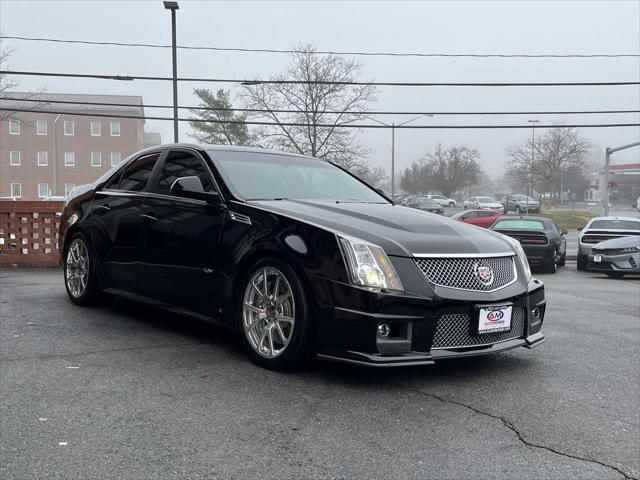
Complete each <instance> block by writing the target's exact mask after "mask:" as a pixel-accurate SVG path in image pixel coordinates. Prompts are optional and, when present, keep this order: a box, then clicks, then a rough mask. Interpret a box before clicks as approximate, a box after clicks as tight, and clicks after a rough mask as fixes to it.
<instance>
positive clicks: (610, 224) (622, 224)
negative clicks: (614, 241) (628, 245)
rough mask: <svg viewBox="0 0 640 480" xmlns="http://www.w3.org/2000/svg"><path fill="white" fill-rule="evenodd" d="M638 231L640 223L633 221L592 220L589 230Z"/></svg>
mask: <svg viewBox="0 0 640 480" xmlns="http://www.w3.org/2000/svg"><path fill="white" fill-rule="evenodd" d="M596 229H598V230H640V222H636V221H634V220H594V222H593V223H592V224H591V225H590V226H589V230H596Z"/></svg>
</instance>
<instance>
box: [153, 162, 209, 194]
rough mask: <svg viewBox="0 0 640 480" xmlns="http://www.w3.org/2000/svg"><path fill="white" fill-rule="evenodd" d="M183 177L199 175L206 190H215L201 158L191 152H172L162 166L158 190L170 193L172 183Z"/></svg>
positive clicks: (162, 192) (158, 191)
mask: <svg viewBox="0 0 640 480" xmlns="http://www.w3.org/2000/svg"><path fill="white" fill-rule="evenodd" d="M181 177H198V178H199V179H200V181H201V182H202V186H203V188H204V191H205V192H212V191H215V189H214V187H213V182H212V181H211V176H210V175H209V172H208V171H207V167H206V166H205V164H204V162H203V160H202V159H201V158H199V157H197V156H196V155H193V154H192V153H189V152H171V153H169V155H168V156H167V159H166V160H165V162H164V165H163V166H162V171H161V172H160V178H158V186H157V188H156V192H157V193H161V194H163V195H170V194H171V192H170V189H171V185H173V182H175V181H176V179H177V178H181Z"/></svg>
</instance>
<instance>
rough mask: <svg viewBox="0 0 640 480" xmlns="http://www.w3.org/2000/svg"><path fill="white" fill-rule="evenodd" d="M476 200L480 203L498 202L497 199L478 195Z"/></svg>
mask: <svg viewBox="0 0 640 480" xmlns="http://www.w3.org/2000/svg"><path fill="white" fill-rule="evenodd" d="M478 201H479V202H480V203H498V201H497V200H496V199H495V198H493V197H478Z"/></svg>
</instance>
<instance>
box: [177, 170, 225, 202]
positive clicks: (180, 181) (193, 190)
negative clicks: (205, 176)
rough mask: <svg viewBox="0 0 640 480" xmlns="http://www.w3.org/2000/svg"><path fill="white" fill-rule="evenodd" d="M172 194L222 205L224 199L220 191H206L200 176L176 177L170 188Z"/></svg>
mask: <svg viewBox="0 0 640 480" xmlns="http://www.w3.org/2000/svg"><path fill="white" fill-rule="evenodd" d="M169 192H170V193H171V195H174V196H176V197H182V198H192V199H194V200H204V201H205V202H207V203H209V204H212V205H220V204H221V203H222V200H221V199H220V195H219V194H218V192H205V191H204V187H203V186H202V182H201V181H200V178H198V177H196V176H195V175H194V176H190V177H180V178H176V179H175V180H174V182H173V184H171V188H170V189H169Z"/></svg>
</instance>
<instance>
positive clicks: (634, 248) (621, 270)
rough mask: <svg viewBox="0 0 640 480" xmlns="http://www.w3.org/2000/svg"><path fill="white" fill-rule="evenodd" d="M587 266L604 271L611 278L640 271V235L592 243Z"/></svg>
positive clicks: (590, 268)
mask: <svg viewBox="0 0 640 480" xmlns="http://www.w3.org/2000/svg"><path fill="white" fill-rule="evenodd" d="M587 268H588V269H589V270H596V271H601V272H605V273H606V274H607V275H609V276H610V277H612V278H622V277H623V276H625V275H627V274H630V273H631V274H633V273H640V236H639V235H634V236H632V237H620V238H614V239H612V240H607V241H605V242H600V243H598V244H597V245H594V246H593V248H591V253H590V254H589V263H588V264H587Z"/></svg>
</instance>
